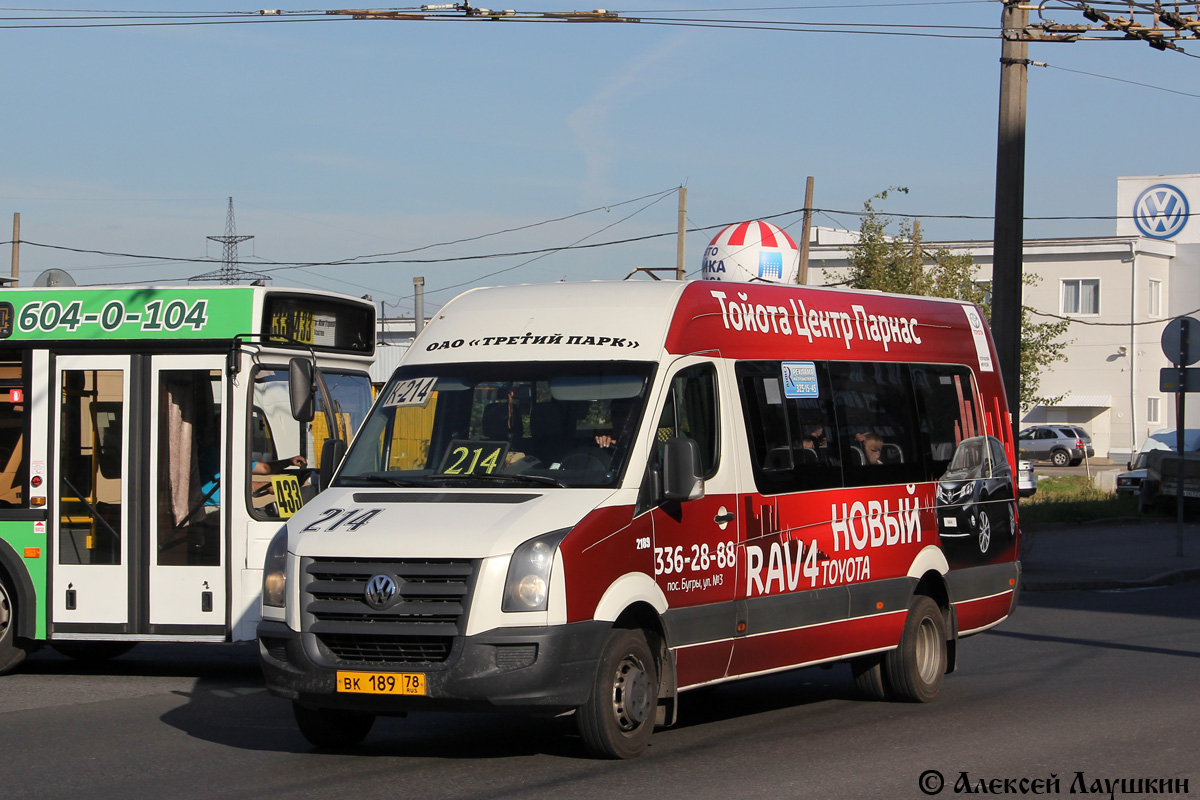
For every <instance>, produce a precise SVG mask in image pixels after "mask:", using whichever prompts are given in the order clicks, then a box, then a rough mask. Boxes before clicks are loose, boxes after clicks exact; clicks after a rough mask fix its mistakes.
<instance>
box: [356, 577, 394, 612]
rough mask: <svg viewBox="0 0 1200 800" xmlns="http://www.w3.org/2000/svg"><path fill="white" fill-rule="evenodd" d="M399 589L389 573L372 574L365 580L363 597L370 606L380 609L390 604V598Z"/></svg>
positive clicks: (392, 597)
mask: <svg viewBox="0 0 1200 800" xmlns="http://www.w3.org/2000/svg"><path fill="white" fill-rule="evenodd" d="M399 591H400V587H399V586H397V585H396V579H395V578H393V577H392V576H391V575H373V576H371V580H369V581H367V588H366V590H365V591H364V592H363V599H364V600H366V601H367V605H369V606H370V607H371V608H374V609H376V610H377V611H382V610H383V609H385V608H387V607H388V606H389V605H391V604H392V600H394V599H395V597H396V594H397V593H398V592H399Z"/></svg>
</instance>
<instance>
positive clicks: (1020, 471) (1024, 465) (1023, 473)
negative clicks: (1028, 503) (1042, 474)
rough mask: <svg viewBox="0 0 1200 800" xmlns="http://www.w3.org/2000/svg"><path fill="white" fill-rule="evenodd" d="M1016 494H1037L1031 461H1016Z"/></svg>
mask: <svg viewBox="0 0 1200 800" xmlns="http://www.w3.org/2000/svg"><path fill="white" fill-rule="evenodd" d="M1017 494H1018V495H1020V496H1021V497H1032V496H1033V495H1035V494H1037V475H1036V474H1035V473H1034V471H1033V462H1032V461H1018V462H1017Z"/></svg>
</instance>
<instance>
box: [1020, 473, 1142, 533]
mask: <svg viewBox="0 0 1200 800" xmlns="http://www.w3.org/2000/svg"><path fill="white" fill-rule="evenodd" d="M1137 506H1138V499H1137V497H1135V496H1133V495H1119V494H1116V493H1114V492H1102V491H1100V490H1099V489H1097V488H1096V486H1095V484H1093V483H1092V481H1091V479H1090V478H1088V477H1087V476H1086V475H1055V476H1052V477H1051V476H1046V475H1043V476H1041V477H1040V478H1039V480H1038V490H1037V494H1035V495H1034V496H1033V497H1028V498H1024V499H1022V500H1021V509H1020V513H1021V524H1022V525H1031V524H1035V523H1039V522H1043V523H1069V522H1092V521H1095V520H1105V519H1119V518H1122V517H1134V516H1139V514H1138V510H1137Z"/></svg>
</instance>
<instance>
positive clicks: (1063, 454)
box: [1050, 450, 1071, 467]
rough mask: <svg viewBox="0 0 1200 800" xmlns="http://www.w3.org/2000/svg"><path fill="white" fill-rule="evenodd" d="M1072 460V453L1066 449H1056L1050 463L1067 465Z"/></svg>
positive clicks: (1057, 465)
mask: <svg viewBox="0 0 1200 800" xmlns="http://www.w3.org/2000/svg"><path fill="white" fill-rule="evenodd" d="M1070 462H1071V454H1070V453H1068V452H1067V451H1066V450H1055V451H1054V452H1053V453H1051V454H1050V463H1052V464H1054V466H1056V467H1065V466H1067V464H1069V463H1070Z"/></svg>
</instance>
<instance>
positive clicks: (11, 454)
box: [0, 361, 29, 508]
mask: <svg viewBox="0 0 1200 800" xmlns="http://www.w3.org/2000/svg"><path fill="white" fill-rule="evenodd" d="M27 390H28V387H27V386H26V385H25V381H24V376H23V370H22V367H21V364H20V363H19V362H15V361H10V362H0V508H23V507H24V506H25V504H26V502H27V500H26V497H25V484H26V482H27V476H28V474H29V461H28V459H27V458H26V457H25V452H26V451H25V426H26V423H27V422H28V419H27V417H28V414H29V405H28V403H26V401H25V392H26V391H27Z"/></svg>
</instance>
